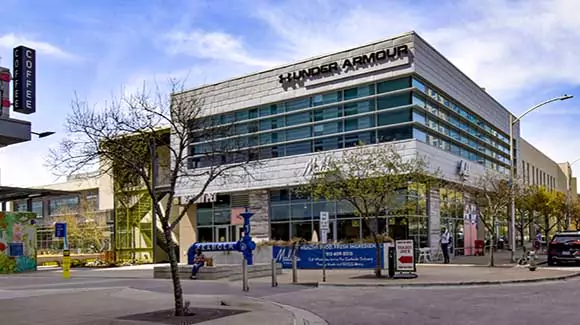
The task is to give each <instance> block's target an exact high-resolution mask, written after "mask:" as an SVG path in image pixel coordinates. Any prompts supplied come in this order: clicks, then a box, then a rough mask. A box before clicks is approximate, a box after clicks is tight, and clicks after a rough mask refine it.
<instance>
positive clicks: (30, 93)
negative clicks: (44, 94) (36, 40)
mask: <svg viewBox="0 0 580 325" xmlns="http://www.w3.org/2000/svg"><path fill="white" fill-rule="evenodd" d="M13 73H14V75H13V76H12V81H13V90H14V93H13V96H12V97H13V98H12V100H13V101H14V111H15V112H17V113H21V114H32V113H34V112H36V51H35V50H33V49H30V48H28V47H25V46H19V47H16V48H15V49H14V69H13Z"/></svg>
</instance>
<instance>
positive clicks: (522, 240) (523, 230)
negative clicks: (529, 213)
mask: <svg viewBox="0 0 580 325" xmlns="http://www.w3.org/2000/svg"><path fill="white" fill-rule="evenodd" d="M518 228H519V232H520V244H521V246H522V247H524V245H525V244H526V243H525V240H524V234H525V231H526V230H525V228H526V226H525V225H524V218H523V216H522V223H521V224H520V226H519V227H518Z"/></svg>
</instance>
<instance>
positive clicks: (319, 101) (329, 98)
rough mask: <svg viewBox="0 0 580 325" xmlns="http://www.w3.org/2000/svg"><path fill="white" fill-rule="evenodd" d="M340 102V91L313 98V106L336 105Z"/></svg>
mask: <svg viewBox="0 0 580 325" xmlns="http://www.w3.org/2000/svg"><path fill="white" fill-rule="evenodd" d="M340 100H341V96H340V91H336V92H331V93H327V94H320V95H314V96H313V97H312V105H313V106H320V105H324V104H330V103H336V102H338V101H340Z"/></svg>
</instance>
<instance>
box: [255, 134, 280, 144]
mask: <svg viewBox="0 0 580 325" xmlns="http://www.w3.org/2000/svg"><path fill="white" fill-rule="evenodd" d="M284 136H285V133H284V132H272V133H265V134H260V144H268V143H277V142H283V141H284Z"/></svg>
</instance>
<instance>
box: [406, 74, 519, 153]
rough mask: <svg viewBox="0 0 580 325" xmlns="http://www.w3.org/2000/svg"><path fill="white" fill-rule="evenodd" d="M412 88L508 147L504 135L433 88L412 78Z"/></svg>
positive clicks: (506, 138) (507, 140) (507, 139)
mask: <svg viewBox="0 0 580 325" xmlns="http://www.w3.org/2000/svg"><path fill="white" fill-rule="evenodd" d="M413 87H415V88H417V89H419V90H420V91H422V92H423V93H425V94H426V95H427V96H429V97H430V98H432V99H433V100H435V101H436V102H438V103H440V104H442V105H443V106H445V107H446V108H448V109H450V110H451V111H453V112H455V113H456V114H458V115H459V116H461V117H463V118H464V119H466V120H468V121H469V122H471V123H473V124H474V125H477V126H479V127H480V128H482V129H483V130H485V131H486V132H488V133H489V134H491V135H492V136H494V137H496V138H499V139H501V140H502V141H503V142H505V143H506V144H508V145H509V138H508V136H507V135H504V134H503V133H501V132H500V131H498V130H497V129H495V128H494V127H493V126H491V125H490V124H489V123H487V122H486V121H485V120H483V119H482V118H479V117H477V116H475V115H474V114H473V113H470V112H469V110H467V109H465V108H463V107H462V106H461V105H458V104H457V103H454V102H453V101H451V100H449V98H447V97H446V96H443V95H441V94H439V93H438V92H437V91H436V90H433V88H430V87H427V86H426V85H425V83H423V82H421V81H419V80H417V79H416V78H413Z"/></svg>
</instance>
